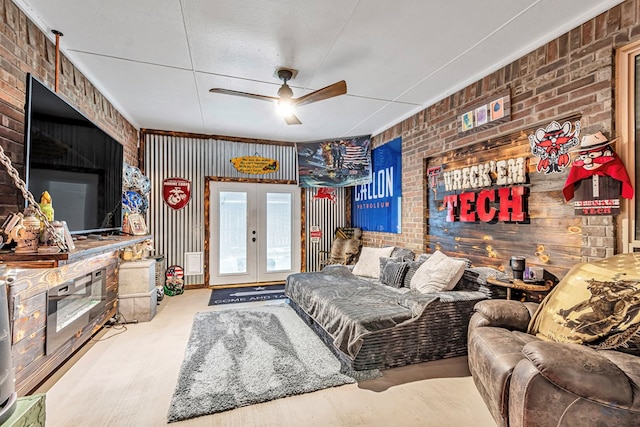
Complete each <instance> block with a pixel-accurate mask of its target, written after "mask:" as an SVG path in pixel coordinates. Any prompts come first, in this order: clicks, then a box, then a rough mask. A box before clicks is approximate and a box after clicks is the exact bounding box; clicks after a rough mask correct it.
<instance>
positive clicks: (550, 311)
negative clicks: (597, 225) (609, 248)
mask: <svg viewBox="0 0 640 427" xmlns="http://www.w3.org/2000/svg"><path fill="white" fill-rule="evenodd" d="M638 324H640V254H638V253H629V254H620V255H615V256H612V257H609V258H605V259H602V260H599V261H593V262H589V263H580V264H577V265H575V266H574V267H573V268H572V269H571V270H570V271H569V272H568V273H567V274H566V275H565V276H564V277H563V278H562V280H561V281H560V283H558V284H557V285H556V286H555V288H554V289H553V290H552V291H551V292H549V294H548V295H547V296H546V298H545V299H544V300H543V301H542V303H541V304H540V305H539V306H538V309H537V310H536V312H535V314H534V315H533V317H532V318H531V321H530V323H529V331H528V332H529V333H530V334H533V335H535V336H537V337H538V338H541V339H544V340H548V341H557V342H565V343H575V344H588V343H593V344H594V345H597V346H599V347H600V348H607V347H608V348H615V347H616V346H625V345H629V344H630V343H632V342H633V341H634V340H635V339H637V337H635V335H636V333H635V329H636V325H638ZM625 331H629V332H627V333H625V334H621V333H623V332H625ZM627 341H629V342H627ZM603 346H604V347H603Z"/></svg>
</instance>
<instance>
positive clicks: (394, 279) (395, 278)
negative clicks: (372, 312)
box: [380, 257, 409, 288]
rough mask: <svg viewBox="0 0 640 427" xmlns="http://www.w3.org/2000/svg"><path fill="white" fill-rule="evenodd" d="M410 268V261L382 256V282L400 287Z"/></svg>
mask: <svg viewBox="0 0 640 427" xmlns="http://www.w3.org/2000/svg"><path fill="white" fill-rule="evenodd" d="M408 269H409V263H408V262H402V261H396V260H394V259H393V258H389V257H382V258H380V282H381V283H382V284H384V285H387V286H391V287H394V288H399V287H401V286H402V283H403V282H404V276H405V275H406V274H407V270H408Z"/></svg>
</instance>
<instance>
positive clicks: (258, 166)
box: [231, 154, 280, 175]
mask: <svg viewBox="0 0 640 427" xmlns="http://www.w3.org/2000/svg"><path fill="white" fill-rule="evenodd" d="M231 164H233V167H234V168H235V169H236V170H237V171H238V172H242V173H247V174H251V175H263V174H267V173H272V172H277V171H278V170H279V169H280V163H279V162H278V161H277V160H274V159H270V158H268V157H260V156H258V155H257V154H256V155H255V156H242V157H234V158H233V159H231Z"/></svg>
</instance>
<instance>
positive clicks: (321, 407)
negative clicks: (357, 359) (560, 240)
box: [36, 289, 495, 427]
mask: <svg viewBox="0 0 640 427" xmlns="http://www.w3.org/2000/svg"><path fill="white" fill-rule="evenodd" d="M209 294H210V291H209V290H206V289H194V290H188V291H186V292H185V293H184V294H183V295H179V296H174V297H165V298H164V300H163V301H162V302H161V304H160V305H159V306H158V313H157V315H156V317H155V318H154V319H153V320H152V321H151V322H144V323H139V324H130V325H126V330H124V329H121V330H116V329H108V330H106V331H105V332H101V333H99V334H98V336H97V337H96V339H99V340H100V341H97V342H91V343H90V344H88V345H87V346H85V347H84V348H83V349H82V350H81V352H80V354H78V355H77V356H76V357H74V358H73V359H72V360H71V361H70V363H68V364H66V365H65V366H64V367H63V369H61V370H60V373H59V374H58V375H56V376H55V377H53V378H51V379H50V380H49V381H47V382H46V383H44V384H43V385H42V386H41V387H40V388H39V389H38V390H37V391H36V392H46V394H47V398H46V406H47V427H57V426H65V427H67V426H68V427H71V426H73V427H77V426H118V427H123V426H136V427H146V426H161V425H166V424H167V422H166V415H167V410H168V408H169V402H170V400H171V396H172V395H173V390H174V387H175V384H176V379H177V376H178V371H179V368H180V364H181V362H182V358H183V355H184V350H185V347H186V343H187V340H188V338H189V332H190V330H191V323H192V319H193V315H194V314H195V313H196V312H199V311H208V310H219V309H230V308H233V306H229V305H227V306H218V307H209V306H207V303H208V301H209ZM248 305H249V304H238V305H235V306H236V307H241V306H242V307H246V306H248ZM172 425H173V426H176V427H182V426H185V427H187V426H189V427H191V426H238V427H240V426H242V427H248V426H296V427H297V426H323V427H324V426H350V427H351V426H403V427H404V426H429V427H437V426H471V425H472V426H474V427H482V426H495V423H494V422H493V420H492V418H491V415H490V414H489V411H488V410H487V409H486V407H485V405H484V403H483V401H482V398H481V397H480V395H479V394H478V392H477V390H476V388H475V386H474V384H473V380H472V379H471V377H470V376H469V371H468V368H467V361H466V357H461V358H455V359H448V360H441V361H436V362H429V363H422V364H418V365H413V366H408V367H402V368H396V369H390V370H387V371H384V376H383V377H382V378H379V379H376V380H373V381H366V382H361V383H359V384H349V385H345V386H341V387H335V388H331V389H326V390H320V391H317V392H314V393H308V394H304V395H300V396H293V397H288V398H285V399H279V400H275V401H272V402H266V403H262V404H259V405H253V406H249V407H244V408H239V409H235V410H232V411H228V412H223V413H220V414H214V415H210V416H206V417H199V418H195V419H192V420H187V421H183V422H179V423H173V424H172Z"/></svg>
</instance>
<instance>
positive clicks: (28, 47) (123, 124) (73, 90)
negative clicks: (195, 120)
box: [0, 0, 138, 219]
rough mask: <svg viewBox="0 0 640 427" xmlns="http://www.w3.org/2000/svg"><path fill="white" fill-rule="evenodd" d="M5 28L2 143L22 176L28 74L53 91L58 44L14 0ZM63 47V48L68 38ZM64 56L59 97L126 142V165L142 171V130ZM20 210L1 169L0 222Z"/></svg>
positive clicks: (2, 15)
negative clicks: (123, 115) (139, 132)
mask: <svg viewBox="0 0 640 427" xmlns="http://www.w3.org/2000/svg"><path fill="white" fill-rule="evenodd" d="M0 28H1V30H0V144H1V145H2V148H3V149H4V150H5V153H6V154H7V155H8V156H9V157H10V158H11V162H12V163H13V165H14V167H15V168H16V169H17V170H18V171H19V172H20V173H21V176H23V175H22V174H23V173H24V104H25V84H26V74H27V73H31V74H32V75H34V76H35V77H37V78H38V79H39V80H40V81H42V82H43V83H45V84H46V85H48V86H49V87H50V88H52V89H53V88H54V85H55V43H54V42H52V41H51V40H49V39H48V38H47V37H46V36H45V34H43V33H42V31H40V29H38V27H36V25H35V24H33V23H32V22H31V21H29V19H28V18H27V17H26V16H25V14H24V13H22V11H20V10H19V9H18V7H17V6H16V5H15V4H13V2H11V0H0ZM60 42H61V45H63V44H64V37H61V39H60ZM60 57H61V60H60V75H59V91H58V94H59V95H61V97H62V98H64V99H65V100H66V101H67V102H69V103H70V104H71V105H73V106H75V107H76V108H77V109H78V110H79V111H80V112H82V113H83V114H84V115H85V116H87V117H88V118H89V119H91V120H93V121H94V122H95V123H96V124H97V125H98V126H100V127H101V128H102V129H103V130H104V131H105V132H107V133H108V134H110V135H111V136H112V137H113V138H115V139H116V140H118V141H119V142H120V143H122V144H123V146H124V159H125V161H126V162H127V163H129V164H133V165H136V166H137V165H138V152H137V148H136V147H137V142H138V132H137V130H136V129H135V128H134V127H133V126H132V125H131V124H130V123H129V122H128V121H127V120H126V119H125V118H124V117H122V115H120V113H118V112H117V111H116V110H115V108H113V106H112V105H111V104H110V103H109V101H107V99H106V98H105V97H104V96H103V95H102V94H101V93H100V92H99V91H98V90H97V89H96V88H95V87H94V86H93V85H92V84H91V83H90V82H89V81H88V80H87V79H86V77H84V76H83V75H82V74H81V73H80V72H79V71H78V70H77V69H76V68H75V67H74V66H73V64H72V63H71V62H70V61H69V60H68V59H67V58H66V57H65V56H64V55H60ZM35 196H36V197H38V196H39V195H35ZM18 210H22V201H21V196H19V193H18V191H17V190H16V189H15V186H14V184H13V180H12V179H11V178H10V177H9V175H8V174H7V173H6V169H5V168H4V167H1V166H0V219H1V218H3V217H4V216H6V215H7V214H8V213H10V212H16V211H18Z"/></svg>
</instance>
